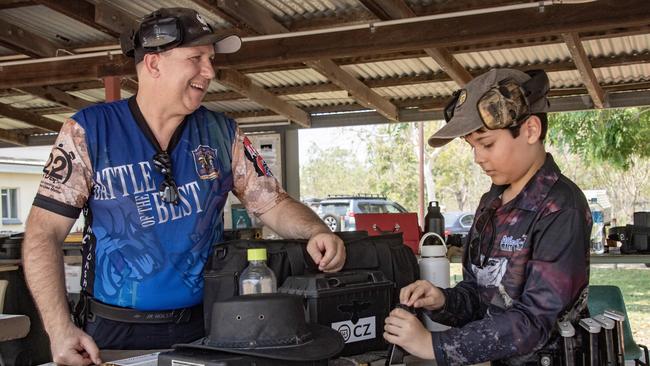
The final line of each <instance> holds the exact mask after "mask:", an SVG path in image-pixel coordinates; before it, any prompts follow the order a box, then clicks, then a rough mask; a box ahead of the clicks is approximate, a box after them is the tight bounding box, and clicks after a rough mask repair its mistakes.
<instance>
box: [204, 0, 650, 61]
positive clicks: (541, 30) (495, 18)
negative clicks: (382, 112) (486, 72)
mask: <svg viewBox="0 0 650 366" xmlns="http://www.w3.org/2000/svg"><path fill="white" fill-rule="evenodd" d="M503 19H508V21H507V22H504V21H503ZM648 22H650V2H648V1H647V0H600V1H598V2H590V3H582V4H571V5H554V6H548V7H546V8H545V10H544V12H539V11H538V9H537V8H530V9H523V10H513V11H507V12H500V13H493V14H481V15H471V16H465V17H460V18H449V19H438V20H434V21H422V22H417V23H406V24H396V25H390V26H382V27H376V28H374V30H373V31H370V30H369V29H356V30H350V31H343V32H334V33H322V34H309V35H304V36H298V37H290V38H278V39H267V40H259V41H252V42H245V43H244V45H243V46H242V49H241V50H240V51H239V52H236V53H234V54H229V55H224V54H220V55H216V64H217V65H220V66H222V67H237V68H240V69H241V68H248V67H257V66H265V65H272V64H287V63H293V62H305V61H309V60H316V59H322V58H335V57H353V56H362V55H367V54H372V53H390V52H403V51H408V50H413V49H423V48H431V47H434V48H443V47H444V48H448V47H454V46H463V45H473V44H477V43H486V42H490V43H493V42H498V41H512V40H513V39H514V40H516V39H522V38H523V39H525V38H528V37H539V36H542V35H557V34H559V33H567V32H586V31H596V30H602V29H612V28H620V27H633V26H643V25H646V24H647V23H648ZM458 29H463V32H459V31H458Z"/></svg>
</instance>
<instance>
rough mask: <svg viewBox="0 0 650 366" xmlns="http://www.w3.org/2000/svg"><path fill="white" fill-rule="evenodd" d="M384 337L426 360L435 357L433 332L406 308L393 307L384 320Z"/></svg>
mask: <svg viewBox="0 0 650 366" xmlns="http://www.w3.org/2000/svg"><path fill="white" fill-rule="evenodd" d="M384 339H385V340H387V341H388V342H390V343H392V344H396V345H398V346H400V347H402V348H403V349H404V350H405V351H406V352H408V353H410V354H412V355H414V356H416V357H419V358H422V359H426V360H432V359H434V354H433V341H432V340H431V333H429V331H428V330H427V329H426V328H425V327H424V326H423V325H422V323H421V322H420V320H419V319H418V318H417V317H416V316H415V315H413V314H411V313H409V312H408V311H406V310H404V309H399V308H397V309H393V311H391V312H390V314H389V315H388V318H386V321H385V322H384Z"/></svg>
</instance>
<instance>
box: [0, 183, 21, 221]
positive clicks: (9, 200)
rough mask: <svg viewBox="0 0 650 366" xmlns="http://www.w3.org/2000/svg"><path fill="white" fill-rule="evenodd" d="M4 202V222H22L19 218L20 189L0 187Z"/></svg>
mask: <svg viewBox="0 0 650 366" xmlns="http://www.w3.org/2000/svg"><path fill="white" fill-rule="evenodd" d="M0 199H1V201H2V202H1V203H2V224H3V225H10V224H20V223H21V222H20V220H18V190H17V189H15V188H3V189H0Z"/></svg>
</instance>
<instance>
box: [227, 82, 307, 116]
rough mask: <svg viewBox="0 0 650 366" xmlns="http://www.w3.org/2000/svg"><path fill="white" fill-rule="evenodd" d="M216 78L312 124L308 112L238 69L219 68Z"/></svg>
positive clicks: (273, 107)
mask: <svg viewBox="0 0 650 366" xmlns="http://www.w3.org/2000/svg"><path fill="white" fill-rule="evenodd" d="M216 79H217V80H218V81H219V82H220V83H221V84H223V85H226V86H227V87H229V88H230V89H232V90H234V91H236V92H238V93H240V94H242V95H244V96H246V97H248V99H250V100H252V101H254V102H256V103H258V104H261V105H263V106H265V107H267V108H269V109H271V110H272V111H274V112H276V113H278V114H281V115H283V116H286V117H287V118H288V119H290V120H292V121H295V122H296V123H298V124H299V125H301V126H303V127H309V126H310V124H311V122H310V117H309V114H308V113H307V112H305V111H303V110H302V109H300V108H298V107H296V106H294V105H293V104H290V103H288V102H286V101H284V100H282V99H280V98H278V97H277V96H275V95H273V94H271V93H270V92H268V91H266V90H264V88H262V87H260V86H257V85H255V84H253V82H252V81H251V79H249V78H247V77H246V76H244V75H243V74H242V73H240V72H238V71H236V70H219V71H218V72H217V77H216Z"/></svg>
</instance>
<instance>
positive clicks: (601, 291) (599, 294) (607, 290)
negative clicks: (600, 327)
mask: <svg viewBox="0 0 650 366" xmlns="http://www.w3.org/2000/svg"><path fill="white" fill-rule="evenodd" d="M587 306H588V307H589V313H590V314H591V315H592V316H593V315H598V314H602V313H604V312H605V310H608V309H611V310H616V311H618V312H620V313H622V314H624V315H625V320H624V321H623V333H624V336H623V338H624V341H625V359H626V360H634V364H635V365H637V366H639V365H641V366H648V360H649V358H648V348H647V347H646V346H644V345H641V344H637V343H636V342H635V341H634V338H633V337H632V330H631V328H630V321H629V319H628V316H627V311H626V310H625V301H624V300H623V294H622V293H621V289H620V288H618V286H607V285H590V286H589V298H588V300H587ZM642 356H645V357H644V360H643V361H642V360H641V357H642Z"/></svg>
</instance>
